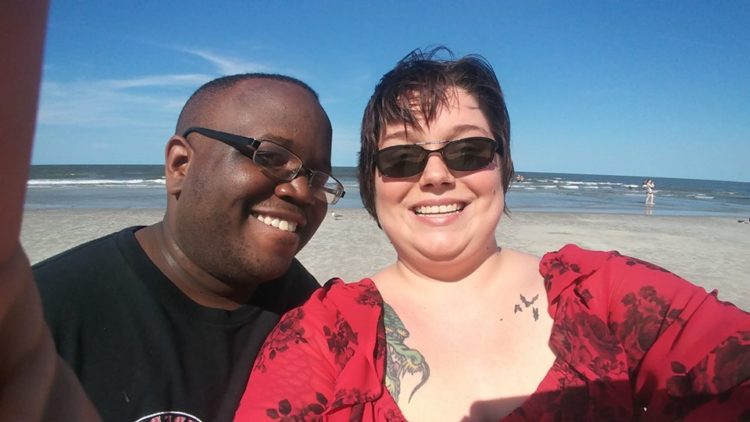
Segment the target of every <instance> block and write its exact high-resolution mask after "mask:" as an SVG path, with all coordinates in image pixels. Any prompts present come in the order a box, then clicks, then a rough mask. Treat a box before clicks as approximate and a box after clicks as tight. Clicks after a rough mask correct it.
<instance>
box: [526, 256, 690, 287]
mask: <svg viewBox="0 0 750 422" xmlns="http://www.w3.org/2000/svg"><path fill="white" fill-rule="evenodd" d="M644 271H646V272H648V274H647V276H648V278H649V279H653V278H654V277H666V278H674V279H675V280H680V281H682V282H685V281H684V280H682V279H680V278H679V277H677V276H675V275H674V274H672V273H670V272H669V271H667V270H665V269H664V268H661V267H659V266H658V265H655V264H652V263H650V262H647V261H644V260H641V259H638V258H633V257H631V256H627V255H622V254H621V253H620V252H618V251H614V250H613V251H597V250H589V249H584V248H581V247H580V246H578V245H574V244H568V245H565V246H563V247H562V248H561V249H559V250H557V251H554V252H548V253H546V254H545V255H544V256H543V257H542V259H541V261H540V263H539V273H540V274H541V275H542V277H543V278H544V283H545V288H546V289H547V291H548V294H549V297H550V299H554V298H556V297H557V296H559V295H560V294H561V293H562V292H563V291H565V290H566V289H568V288H569V287H571V286H573V285H579V286H580V285H581V284H586V282H587V281H593V282H596V283H597V284H607V283H614V282H619V281H622V280H624V279H630V278H633V276H635V275H638V274H642V273H643V272H644ZM600 287H604V286H600Z"/></svg>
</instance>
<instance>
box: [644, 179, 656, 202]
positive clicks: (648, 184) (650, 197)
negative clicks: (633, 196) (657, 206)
mask: <svg viewBox="0 0 750 422" xmlns="http://www.w3.org/2000/svg"><path fill="white" fill-rule="evenodd" d="M654 186H655V185H654V181H653V180H652V179H646V180H645V181H644V182H643V188H644V189H646V205H654Z"/></svg>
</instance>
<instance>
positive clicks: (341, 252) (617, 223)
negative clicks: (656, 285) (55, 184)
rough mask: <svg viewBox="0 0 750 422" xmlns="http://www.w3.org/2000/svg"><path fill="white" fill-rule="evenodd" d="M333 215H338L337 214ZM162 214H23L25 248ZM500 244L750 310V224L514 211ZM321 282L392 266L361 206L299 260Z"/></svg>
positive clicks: (66, 241)
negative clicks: (673, 281) (599, 263)
mask: <svg viewBox="0 0 750 422" xmlns="http://www.w3.org/2000/svg"><path fill="white" fill-rule="evenodd" d="M332 212H335V213H336V215H337V216H338V217H334V216H333V215H332ZM163 215H164V210H163V209H77V208H76V209H45V210H25V211H24V220H23V226H22V231H21V243H22V245H23V246H24V249H25V250H26V253H27V255H28V257H29V260H30V261H31V262H32V263H36V262H39V261H41V260H43V259H45V258H48V257H50V256H53V255H55V254H57V253H59V252H62V251H64V250H67V249H69V248H71V247H73V246H76V245H78V244H81V243H84V242H86V241H88V240H92V239H95V238H98V237H100V236H103V235H106V234H109V233H112V232H115V231H118V230H120V229H122V228H125V227H128V226H135V225H148V224H152V223H155V222H157V221H160V220H161V219H162V217H163ZM496 237H497V239H498V244H499V245H500V246H502V247H508V248H511V249H516V250H519V251H522V252H527V253H531V254H533V255H536V256H541V255H543V254H544V253H546V252H549V251H553V250H557V249H559V248H561V247H562V246H563V245H565V244H567V243H576V244H578V245H579V246H581V247H583V248H588V249H598V250H618V251H619V252H620V253H622V254H624V255H630V256H633V257H637V258H640V259H643V260H645V261H649V262H651V263H654V264H656V265H659V266H661V267H664V268H666V269H668V270H670V271H672V272H674V273H675V274H678V275H679V276H681V277H683V278H685V279H687V280H690V281H692V282H693V283H695V284H698V285H701V286H703V287H704V288H705V289H706V290H709V291H711V290H714V289H718V291H719V298H720V299H722V300H726V301H730V302H732V303H734V304H736V305H738V306H740V307H741V308H743V309H745V310H750V283H746V282H745V280H746V279H747V275H748V274H750V260H748V259H747V251H748V250H750V224H742V223H738V222H737V218H733V217H710V216H659V215H651V216H646V215H635V214H615V213H607V214H584V213H551V212H538V211H533V212H531V211H523V212H521V211H513V212H512V214H511V216H510V217H508V216H503V219H502V220H501V222H500V225H499V226H498V229H497V231H496ZM297 257H298V259H299V260H300V261H301V262H302V263H303V264H304V265H305V266H306V267H307V268H308V270H309V271H310V272H311V273H312V274H313V275H314V276H315V277H316V278H317V279H318V281H319V282H321V283H324V282H325V281H326V280H328V279H329V278H331V277H341V278H343V279H344V280H346V281H356V280H359V279H360V278H362V277H366V276H369V275H372V274H374V273H375V272H377V271H378V270H379V269H380V268H382V267H384V266H387V265H389V264H390V263H392V262H393V261H394V260H395V258H396V254H395V252H394V251H393V248H392V247H391V245H390V243H389V241H388V239H387V238H386V237H385V235H384V234H383V233H382V232H381V231H380V230H379V229H378V227H377V225H376V224H375V222H374V221H373V220H372V218H370V216H369V215H368V214H367V212H366V211H365V210H364V209H333V210H329V212H328V215H327V216H326V218H325V220H324V221H323V223H322V224H321V226H320V228H319V229H318V231H317V233H316V234H315V236H313V238H312V239H311V240H310V242H309V243H308V244H307V246H305V248H304V249H303V250H302V251H301V252H300V253H299V254H298V255H297Z"/></svg>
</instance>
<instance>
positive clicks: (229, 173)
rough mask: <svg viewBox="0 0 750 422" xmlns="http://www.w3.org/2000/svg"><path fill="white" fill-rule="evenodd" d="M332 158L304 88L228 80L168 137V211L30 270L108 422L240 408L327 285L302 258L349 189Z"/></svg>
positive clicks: (196, 100) (275, 80)
mask: <svg viewBox="0 0 750 422" xmlns="http://www.w3.org/2000/svg"><path fill="white" fill-rule="evenodd" d="M330 156H331V124H330V121H329V120H328V117H327V115H326V113H325V111H324V110H323V108H322V107H321V105H320V103H319V101H318V97H317V94H316V93H315V92H314V91H313V90H312V89H311V88H310V87H308V86H307V85H305V84H304V83H303V82H301V81H299V80H296V79H293V78H289V77H286V76H281V75H267V74H246V75H234V76H228V77H224V78H219V79H217V80H214V81H211V82H209V83H207V84H206V85H204V86H203V87H201V88H199V89H198V90H197V91H196V92H195V93H194V94H193V96H192V97H191V98H190V99H189V100H188V102H187V103H186V104H185V107H184V108H183V110H182V112H181V113H180V116H179V119H178V122H177V130H176V134H175V135H174V136H173V137H172V138H171V139H169V141H168V142H167V146H166V163H165V176H166V190H167V196H168V200H167V210H166V214H165V216H164V219H163V221H161V222H159V223H157V224H154V225H152V226H149V227H143V228H139V227H132V228H127V229H125V230H122V231H120V232H118V233H113V234H111V235H109V236H105V237H103V238H100V239H97V240H94V241H92V242H89V243H86V244H84V245H81V246H78V247H76V248H74V249H71V250H69V251H67V252H63V253H62V254H60V255H58V256H55V257H52V258H49V259H47V260H45V261H43V262H41V263H39V264H37V265H35V266H34V268H33V269H34V276H35V278H36V280H37V283H38V286H39V289H40V293H41V296H42V301H43V306H44V313H45V318H46V319H47V322H48V324H49V326H50V328H51V330H52V334H53V337H54V340H55V343H56V345H57V350H58V352H59V353H60V355H61V356H62V357H63V358H64V359H65V360H66V361H67V362H68V363H69V364H70V366H71V367H72V368H73V370H74V371H75V372H76V374H77V375H78V377H79V379H80V380H81V383H82V384H83V386H84V388H85V390H86V393H87V394H88V395H89V397H90V398H91V400H92V401H93V402H94V405H95V406H96V408H97V409H98V410H99V412H100V414H101V416H102V418H103V419H104V420H106V421H117V420H121V421H141V420H144V421H145V420H148V421H152V420H174V418H175V417H183V418H184V419H182V420H185V421H216V420H227V419H230V418H231V417H232V416H233V414H234V410H235V408H236V406H237V403H238V401H239V398H240V396H241V394H242V391H243V388H244V386H245V382H246V380H247V376H248V374H249V371H250V368H251V365H252V362H253V360H254V358H255V354H256V353H257V351H258V349H259V348H260V346H261V344H262V343H263V341H264V339H265V336H266V335H267V334H268V332H269V331H270V330H271V328H273V326H274V325H275V323H276V322H277V321H278V319H279V317H280V314H282V313H283V312H285V311H287V310H288V309H290V308H292V307H294V306H297V305H299V304H301V303H302V302H303V301H304V300H305V299H306V298H307V297H308V296H309V295H310V293H311V292H312V291H313V290H314V289H315V288H317V287H318V283H317V282H316V281H315V280H314V278H313V277H312V276H311V275H310V274H309V273H308V272H307V271H306V270H305V269H304V268H303V267H302V265H301V264H300V263H299V262H298V261H297V260H296V259H295V258H294V255H295V254H296V253H297V252H299V250H300V249H302V247H303V246H304V245H305V244H306V243H307V241H308V240H310V237H311V236H312V235H313V233H314V232H315V230H316V229H317V228H318V226H319V225H320V223H321V222H322V220H323V218H324V217H325V215H326V211H327V204H328V203H334V202H335V201H336V200H338V198H340V197H341V196H342V195H343V187H342V186H341V184H340V183H339V182H338V181H336V179H334V178H332V177H331V176H330V173H331V164H330Z"/></svg>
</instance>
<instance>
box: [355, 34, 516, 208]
mask: <svg viewBox="0 0 750 422" xmlns="http://www.w3.org/2000/svg"><path fill="white" fill-rule="evenodd" d="M441 52H443V53H446V54H447V55H448V56H449V58H448V59H438V58H436V57H437V56H438V54H439V53H441ZM455 88H461V89H463V90H465V91H466V92H467V93H469V94H470V95H472V96H473V97H474V98H475V99H476V100H477V102H478V103H479V108H480V109H481V110H482V112H483V113H484V116H485V117H486V118H487V120H488V121H489V124H490V130H491V131H492V135H493V137H494V139H495V140H496V141H497V142H499V143H500V144H501V147H502V149H501V151H502V152H503V153H502V154H501V156H500V164H501V171H502V177H503V192H504V193H507V192H508V186H509V185H510V181H511V179H512V177H513V160H511V155H510V119H509V117H508V109H507V108H506V106H505V100H504V98H503V91H502V89H501V88H500V83H499V82H498V81H497V77H496V76H495V71H494V70H493V69H492V66H491V65H490V64H489V63H488V62H487V60H485V59H484V58H483V57H481V56H477V55H469V56H465V57H462V58H460V59H454V58H453V55H452V53H451V52H450V50H448V49H447V48H445V47H437V48H434V49H431V50H429V51H426V52H423V51H422V50H419V49H417V50H414V51H412V52H411V53H409V54H408V55H407V56H406V57H404V58H403V59H401V60H400V61H399V62H398V63H397V64H396V66H395V67H394V68H393V69H392V70H390V71H389V72H388V73H386V74H385V75H383V78H382V79H380V82H379V83H378V85H377V86H376V87H375V92H374V93H373V94H372V97H371V98H370V101H369V102H368V103H367V107H366V108H365V113H364V116H363V117H362V133H361V136H360V142H361V145H360V151H359V163H358V178H359V189H360V196H361V198H362V203H363V204H364V206H365V209H366V210H367V212H369V213H370V215H371V216H372V217H373V218H375V220H376V221H377V220H378V215H377V210H376V209H375V169H376V167H375V153H376V152H377V150H378V141H379V140H380V137H381V136H382V135H383V130H384V129H385V127H386V126H387V125H390V124H394V123H403V124H404V126H405V127H411V128H416V127H418V126H419V123H418V122H419V120H420V118H421V119H423V121H425V122H427V123H430V122H433V121H434V120H435V118H436V117H437V112H438V110H439V108H440V107H443V106H446V105H447V104H448V103H449V101H450V98H451V97H450V95H452V92H451V90H452V89H455ZM416 113H418V114H419V115H416Z"/></svg>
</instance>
